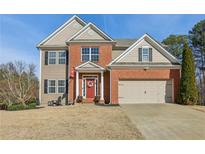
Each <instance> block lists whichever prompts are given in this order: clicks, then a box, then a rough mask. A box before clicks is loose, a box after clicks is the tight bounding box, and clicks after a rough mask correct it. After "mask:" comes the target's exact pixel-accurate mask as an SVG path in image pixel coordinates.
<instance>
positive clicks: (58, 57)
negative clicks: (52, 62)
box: [57, 50, 66, 65]
mask: <svg viewBox="0 0 205 154" xmlns="http://www.w3.org/2000/svg"><path fill="white" fill-rule="evenodd" d="M61 52H65V57H60V53H61ZM57 53H58V54H57V55H58V56H57V59H58V64H59V65H65V64H66V51H65V50H61V51H57ZM60 59H65V64H60V63H59V61H60Z"/></svg>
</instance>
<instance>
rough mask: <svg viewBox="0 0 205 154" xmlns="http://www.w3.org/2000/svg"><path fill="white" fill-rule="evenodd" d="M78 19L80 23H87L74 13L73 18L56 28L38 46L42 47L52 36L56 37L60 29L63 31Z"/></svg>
mask: <svg viewBox="0 0 205 154" xmlns="http://www.w3.org/2000/svg"><path fill="white" fill-rule="evenodd" d="M74 20H76V21H78V22H79V23H81V24H82V25H83V26H85V25H86V22H84V21H83V20H82V19H81V18H80V17H78V16H76V15H74V16H73V17H72V18H70V19H69V20H67V21H66V22H65V23H64V24H63V25H62V26H60V27H59V28H58V29H56V30H55V31H54V32H53V33H51V34H50V35H49V36H47V37H46V38H45V39H44V40H42V41H41V42H40V43H38V45H37V47H40V45H42V44H44V43H45V42H47V41H48V40H49V39H51V38H52V37H54V36H55V35H56V34H58V33H59V32H60V31H62V30H63V29H64V28H65V27H67V26H68V25H69V24H70V23H72V21H74Z"/></svg>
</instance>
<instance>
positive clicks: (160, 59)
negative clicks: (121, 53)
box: [119, 40, 170, 63]
mask: <svg viewBox="0 0 205 154" xmlns="http://www.w3.org/2000/svg"><path fill="white" fill-rule="evenodd" d="M143 46H149V48H152V62H153V63H154V62H156V63H170V61H169V60H168V59H167V58H166V57H165V56H164V55H162V54H161V53H160V52H159V51H157V50H156V49H155V48H154V47H153V46H152V45H151V44H149V43H148V42H147V41H145V40H143V41H142V42H141V43H139V44H138V45H137V46H135V47H134V48H133V49H132V50H131V51H130V52H129V53H128V54H127V55H126V56H125V57H124V58H122V59H121V60H120V61H119V62H138V49H139V48H142V47H143Z"/></svg>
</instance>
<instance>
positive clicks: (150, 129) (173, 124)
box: [121, 104, 205, 140]
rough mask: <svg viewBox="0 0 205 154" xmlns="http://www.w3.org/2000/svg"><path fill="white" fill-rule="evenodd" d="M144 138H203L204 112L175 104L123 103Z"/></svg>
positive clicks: (204, 129)
mask: <svg viewBox="0 0 205 154" xmlns="http://www.w3.org/2000/svg"><path fill="white" fill-rule="evenodd" d="M121 106H122V109H123V110H124V111H125V113H126V114H127V116H128V117H129V118H130V120H131V121H132V122H133V124H135V125H136V127H137V128H138V129H139V131H140V132H141V133H142V135H143V136H144V137H145V139H151V140H152V139H162V140H164V139H165V140H166V139H168V140H171V139H205V112H201V111H197V110H194V109H192V108H191V107H189V106H181V105H176V104H129V105H128V104H124V105H121Z"/></svg>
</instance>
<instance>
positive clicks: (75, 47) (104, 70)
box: [37, 16, 181, 104]
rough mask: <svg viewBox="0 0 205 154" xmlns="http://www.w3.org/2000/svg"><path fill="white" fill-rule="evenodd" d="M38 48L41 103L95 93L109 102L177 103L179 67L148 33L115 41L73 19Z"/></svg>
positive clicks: (94, 27)
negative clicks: (135, 37) (60, 97)
mask: <svg viewBox="0 0 205 154" xmlns="http://www.w3.org/2000/svg"><path fill="white" fill-rule="evenodd" d="M130 22H131V21H130ZM125 31H126V29H125ZM37 47H38V49H39V51H40V94H39V97H40V103H41V104H47V102H48V101H50V100H56V99H57V98H58V97H59V96H62V97H63V102H64V103H65V104H66V103H70V102H74V101H75V100H76V98H77V97H78V96H83V98H84V99H85V100H86V101H87V102H92V100H93V98H94V97H95V96H97V95H98V96H100V98H101V101H102V102H106V103H113V104H117V103H167V102H168V103H169V102H175V100H176V97H177V94H178V91H179V81H180V68H181V66H180V63H179V61H178V60H177V59H176V58H175V57H174V56H172V55H171V54H170V53H169V52H168V51H167V50H166V49H165V48H164V47H163V45H162V44H160V43H159V42H157V41H156V40H155V39H153V38H152V37H151V36H149V35H148V34H144V35H143V36H142V37H140V38H139V39H113V38H111V37H110V36H109V35H107V34H106V33H104V32H103V31H102V30H101V29H99V28H98V27H97V26H95V25H94V24H93V23H86V22H85V21H83V20H82V19H80V18H79V17H77V16H73V17H72V18H71V19H69V20H68V21H67V22H66V23H64V24H63V25H62V26H60V27H59V28H58V29H57V30H56V31H54V32H53V33H52V34H51V35H49V36H48V37H47V38H45V39H44V40H43V41H41V42H40V43H39V44H38V45H37Z"/></svg>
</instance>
